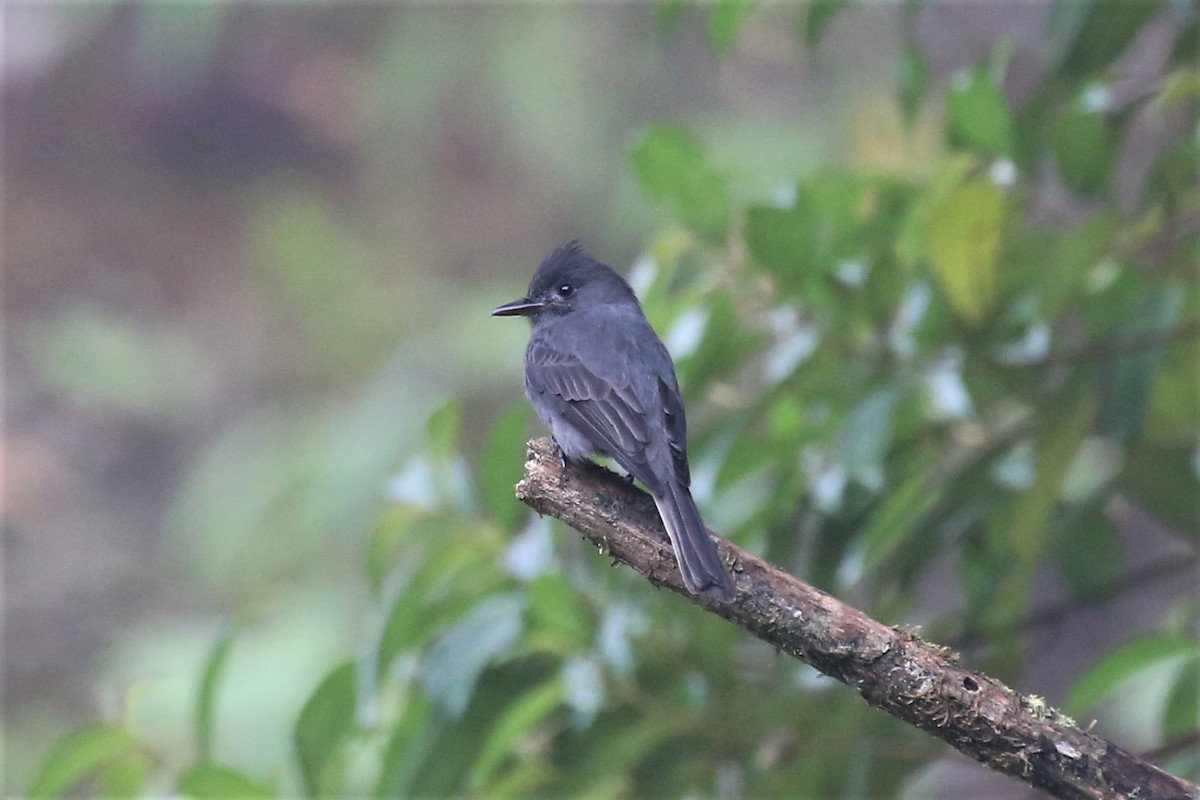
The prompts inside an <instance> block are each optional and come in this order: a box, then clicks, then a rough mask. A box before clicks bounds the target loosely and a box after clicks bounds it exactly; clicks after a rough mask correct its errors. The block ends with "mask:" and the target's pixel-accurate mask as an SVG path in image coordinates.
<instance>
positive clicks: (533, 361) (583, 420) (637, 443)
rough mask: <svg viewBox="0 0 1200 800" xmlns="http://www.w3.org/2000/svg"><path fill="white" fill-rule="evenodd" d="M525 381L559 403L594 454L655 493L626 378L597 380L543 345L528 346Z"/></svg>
mask: <svg viewBox="0 0 1200 800" xmlns="http://www.w3.org/2000/svg"><path fill="white" fill-rule="evenodd" d="M525 381H526V383H527V384H528V385H529V387H530V388H531V389H532V390H534V391H537V392H539V393H542V394H547V395H552V396H554V397H557V398H559V399H560V400H561V401H563V402H562V404H561V407H560V411H561V412H562V414H563V416H564V417H565V419H566V421H567V422H569V423H570V424H571V425H572V426H573V427H574V428H575V429H576V430H578V431H579V432H580V433H582V434H584V435H585V436H586V437H587V438H588V440H589V441H591V442H592V444H593V445H595V446H596V447H597V450H598V451H600V452H601V453H602V454H604V455H608V456H611V457H612V458H614V459H616V461H617V463H618V464H620V465H621V466H622V467H624V468H625V469H626V470H627V471H628V472H629V473H630V474H631V475H633V477H635V478H637V479H638V480H640V481H641V482H642V483H644V484H646V485H647V486H649V487H651V489H652V490H653V489H655V488H656V487H657V484H658V483H659V481H658V480H657V479H656V478H655V476H654V473H653V471H652V470H651V469H650V466H649V463H648V462H647V458H646V446H647V444H649V442H650V439H651V436H650V430H649V425H648V424H647V419H646V409H645V408H643V406H642V404H641V402H640V401H639V400H638V398H637V395H636V394H634V392H633V389H632V387H631V386H630V383H629V379H628V376H627V375H626V376H621V377H620V378H617V379H613V378H610V377H601V376H599V375H597V374H596V373H595V372H594V371H593V370H592V369H590V368H589V367H588V365H587V364H585V363H584V362H583V361H581V360H580V359H579V358H578V357H577V356H574V355H571V354H569V353H564V352H562V351H561V350H558V349H556V348H554V347H553V346H552V345H550V344H548V343H546V342H534V343H532V344H531V345H530V347H529V350H528V352H527V353H526V357H525Z"/></svg>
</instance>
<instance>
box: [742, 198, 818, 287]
mask: <svg viewBox="0 0 1200 800" xmlns="http://www.w3.org/2000/svg"><path fill="white" fill-rule="evenodd" d="M815 237H816V215H815V214H813V213H812V212H811V210H807V209H801V208H799V207H796V208H789V209H783V208H774V207H771V206H751V207H750V208H749V209H748V210H747V211H746V247H747V248H748V249H749V251H750V255H752V256H753V257H754V259H755V260H756V261H758V263H760V264H762V265H763V266H764V267H766V268H767V269H769V270H770V271H771V272H772V273H773V274H774V275H775V276H776V278H778V279H779V282H780V285H781V286H782V287H783V288H790V289H793V290H794V289H796V288H798V286H799V285H800V284H801V279H802V278H803V277H804V276H805V274H806V272H805V268H806V267H812V266H813V261H814V256H815V245H816V239H815Z"/></svg>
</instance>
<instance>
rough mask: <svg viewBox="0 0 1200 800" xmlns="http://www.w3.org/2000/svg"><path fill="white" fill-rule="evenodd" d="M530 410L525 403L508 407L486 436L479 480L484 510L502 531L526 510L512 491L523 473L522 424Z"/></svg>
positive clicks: (523, 432) (523, 447) (523, 436)
mask: <svg viewBox="0 0 1200 800" xmlns="http://www.w3.org/2000/svg"><path fill="white" fill-rule="evenodd" d="M528 419H529V406H528V404H527V403H526V402H525V401H524V400H520V401H518V402H515V403H513V404H511V405H510V406H509V407H508V408H507V409H505V411H504V413H503V414H501V415H500V418H499V419H498V420H496V423H495V424H494V425H492V429H491V431H489V432H488V437H487V444H486V445H485V446H484V450H483V463H482V466H481V472H482V474H481V475H480V479H479V486H480V491H481V492H482V494H483V502H484V506H485V507H486V508H487V509H488V511H490V512H491V514H492V516H493V517H495V519H496V521H497V522H499V523H500V524H501V525H503V526H505V527H509V526H512V525H514V524H515V523H516V522H517V520H518V519H520V518H521V517H522V516H523V514H524V509H525V507H524V506H523V505H522V504H521V503H520V502H518V501H517V498H516V494H515V488H514V487H516V485H517V481H519V480H520V479H521V476H522V475H523V474H524V472H525V424H526V421H527V420H528Z"/></svg>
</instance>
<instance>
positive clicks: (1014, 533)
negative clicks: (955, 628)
mask: <svg viewBox="0 0 1200 800" xmlns="http://www.w3.org/2000/svg"><path fill="white" fill-rule="evenodd" d="M1088 388H1089V386H1088V384H1087V383H1086V382H1083V381H1080V382H1079V383H1077V384H1076V385H1075V386H1074V387H1071V388H1070V390H1064V391H1063V392H1062V395H1063V397H1064V398H1065V399H1064V400H1062V401H1061V405H1060V406H1057V407H1055V408H1053V409H1047V410H1046V411H1045V412H1044V413H1043V414H1042V415H1041V417H1040V418H1039V420H1038V428H1037V431H1036V440H1037V444H1036V455H1035V457H1034V462H1035V466H1034V480H1033V485H1032V486H1030V487H1029V489H1027V490H1026V491H1025V492H1024V493H1023V494H1022V495H1021V496H1020V497H1019V498H1018V499H1017V502H1016V506H1015V508H1014V509H1013V511H1012V514H1011V517H1009V518H1008V519H1005V518H1003V517H1001V516H1000V515H995V516H994V527H993V528H991V529H990V530H989V535H993V536H999V537H1000V538H999V542H998V543H997V546H1003V547H1005V548H1008V549H1010V550H1011V552H1012V553H1013V556H1014V559H1015V561H1014V567H1013V570H1012V571H1011V572H1010V573H1009V575H1008V576H1007V577H1006V578H1005V580H1004V581H1003V583H1002V584H1001V585H1000V586H999V589H998V590H997V595H996V597H997V599H996V601H995V605H994V608H993V610H992V611H991V613H990V617H991V620H990V621H991V622H992V623H995V624H1001V625H1002V624H1007V623H1010V622H1011V621H1012V620H1013V619H1014V618H1017V617H1019V616H1020V615H1021V614H1022V613H1023V612H1024V610H1025V607H1026V605H1027V604H1028V602H1029V596H1030V595H1029V591H1030V585H1031V582H1032V581H1033V574H1034V571H1035V569H1036V568H1037V563H1038V559H1039V557H1040V556H1041V554H1042V551H1043V548H1044V545H1045V541H1046V533H1047V529H1048V524H1049V521H1050V518H1051V515H1052V514H1053V512H1054V509H1055V505H1056V503H1057V501H1058V498H1059V496H1060V494H1061V491H1062V485H1063V481H1064V480H1065V478H1066V476H1067V471H1068V470H1069V469H1070V467H1071V463H1072V462H1073V461H1074V459H1075V454H1076V453H1077V452H1078V450H1079V446H1080V443H1081V442H1082V441H1083V437H1084V435H1085V434H1086V433H1087V432H1088V430H1089V428H1090V427H1091V425H1092V421H1093V420H1094V419H1095V417H1096V405H1097V404H1096V399H1095V396H1094V395H1093V394H1092V393H1091V392H1090V391H1088ZM1000 543H1002V545H1001V544H1000Z"/></svg>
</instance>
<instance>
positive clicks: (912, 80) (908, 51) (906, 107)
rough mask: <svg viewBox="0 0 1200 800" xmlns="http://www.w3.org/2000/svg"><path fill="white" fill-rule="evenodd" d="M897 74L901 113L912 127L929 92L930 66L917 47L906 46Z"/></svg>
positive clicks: (899, 61)
mask: <svg viewBox="0 0 1200 800" xmlns="http://www.w3.org/2000/svg"><path fill="white" fill-rule="evenodd" d="M896 73H897V74H896V86H897V89H898V90H899V92H900V111H901V112H902V113H903V114H904V124H906V125H908V126H909V127H912V124H913V123H914V122H916V119H917V114H918V113H920V111H921V104H922V103H923V102H924V101H925V93H926V92H927V91H928V90H929V65H928V64H926V63H925V56H924V55H923V54H922V53H921V50H920V49H919V48H918V47H917V46H916V45H913V44H906V45H905V46H904V48H903V49H901V51H900V55H899V58H898V61H897V70H896Z"/></svg>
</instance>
